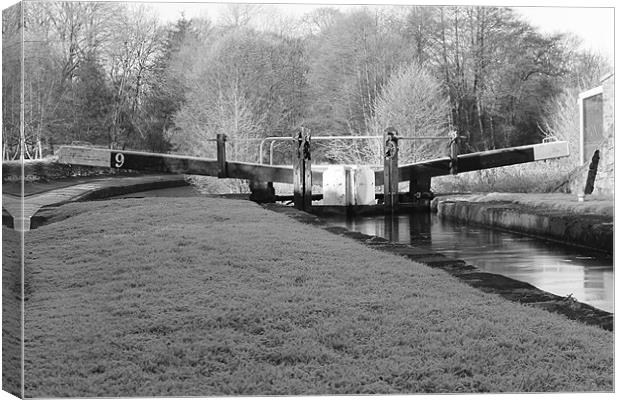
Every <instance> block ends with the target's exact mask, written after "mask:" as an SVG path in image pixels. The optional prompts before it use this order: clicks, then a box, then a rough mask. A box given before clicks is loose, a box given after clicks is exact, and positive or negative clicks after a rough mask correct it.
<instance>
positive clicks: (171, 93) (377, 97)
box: [2, 2, 610, 162]
mask: <svg viewBox="0 0 620 400" xmlns="http://www.w3.org/2000/svg"><path fill="white" fill-rule="evenodd" d="M18 7H19V6H16V7H13V8H11V9H7V10H5V11H4V13H3V32H2V39H3V47H2V52H3V54H2V55H3V65H2V74H3V82H2V85H3V87H2V96H3V102H2V107H3V109H2V111H3V130H2V135H3V136H2V139H3V144H4V147H3V157H4V159H7V158H8V159H10V158H14V157H15V156H16V154H17V149H18V147H17V146H16V144H17V143H18V138H19V126H20V104H21V98H20V97H21V92H20V85H21V79H20V74H21V65H20V55H21V52H22V40H21V39H22V34H23V53H24V57H25V58H24V65H23V67H24V77H23V78H24V79H23V84H24V86H23V88H24V92H23V107H24V108H23V109H24V129H25V135H26V143H27V154H26V158H35V157H41V156H44V155H47V154H51V153H52V152H53V151H54V149H56V148H57V147H58V146H59V145H61V144H68V143H72V142H76V141H77V142H88V143H91V144H93V145H101V146H106V147H114V148H124V149H141V150H148V151H153V152H176V153H183V154H190V155H203V156H211V155H213V152H214V150H215V149H214V145H213V143H212V142H209V141H205V139H209V138H214V137H215V135H216V134H217V133H225V134H227V135H229V137H230V138H231V142H230V144H229V150H228V151H229V154H230V156H231V157H232V158H236V159H240V160H247V161H256V160H257V159H258V145H257V143H256V142H252V141H244V140H240V139H252V138H261V137H267V136H290V135H291V133H292V131H293V130H294V129H295V128H297V127H299V126H301V125H303V126H305V127H306V128H309V129H310V130H311V132H312V134H313V135H314V136H316V135H380V134H381V133H382V131H383V129H384V128H385V127H387V126H388V125H392V126H395V127H396V128H397V129H398V130H399V131H400V133H401V134H402V135H404V136H446V137H447V136H448V132H450V131H457V132H458V133H459V134H460V135H461V136H463V137H465V138H466V139H465V140H464V141H463V143H462V145H461V146H462V149H461V151H463V152H466V151H474V150H485V149H493V148H500V147H507V146H514V145H520V144H527V143H535V142H540V141H541V139H542V138H543V137H544V136H545V135H549V134H556V135H559V136H562V135H568V134H573V133H570V132H565V131H562V130H563V129H565V128H564V127H562V126H560V125H558V124H559V122H558V121H561V120H562V119H563V116H562V113H567V112H569V111H570V109H571V107H573V103H575V104H576V94H577V93H578V92H579V90H582V89H588V88H591V87H593V86H596V85H598V79H599V78H600V76H601V75H602V74H604V73H606V72H609V71H610V68H609V67H608V65H607V61H606V60H604V59H602V58H601V57H600V56H599V55H596V54H591V53H588V52H584V51H580V50H578V48H579V47H578V42H577V40H576V39H575V38H571V37H568V36H566V35H554V36H549V35H544V34H541V33H539V32H538V31H537V30H536V29H535V28H533V27H532V26H530V25H529V24H528V23H527V22H526V21H525V20H523V19H522V18H521V17H520V16H519V15H518V14H516V13H515V12H514V11H513V10H511V9H509V8H496V7H420V6H411V7H360V8H357V9H353V10H350V11H346V12H342V11H338V10H337V9H335V8H328V7H326V8H318V9H315V10H314V11H312V12H310V13H309V14H306V15H304V16H301V17H299V18H297V19H296V20H292V19H290V18H288V19H287V18H284V17H281V16H278V15H276V14H275V13H274V9H272V8H269V6H266V5H229V8H228V12H227V13H226V14H225V15H223V16H222V17H220V18H218V19H217V21H218V22H217V23H214V22H213V21H215V19H210V18H208V17H203V18H197V19H185V18H181V19H179V20H178V21H176V22H175V23H169V24H163V23H162V22H161V21H160V19H159V18H158V15H157V13H156V12H155V11H154V10H153V9H151V8H149V5H148V4H145V3H142V4H137V3H136V4H132V3H108V2H104V3H97V2H40V3H38V2H28V3H25V4H24V9H23V11H24V18H23V19H24V25H23V27H22V26H21V22H20V20H21V19H20V18H19V13H20V10H19V8H18ZM22 28H23V29H22ZM573 98H574V99H575V101H572V99H573ZM570 112H573V111H570ZM340 142H341V143H340ZM408 143H409V144H403V146H404V147H403V155H404V156H405V158H407V159H412V158H416V157H420V156H425V155H433V153H437V152H441V151H442V150H441V149H440V148H438V147H437V146H435V147H433V145H432V143H430V142H424V143H425V145H424V146H421V144H422V143H423V142H422V141H420V142H418V143H417V144H413V146H415V151H414V150H413V149H412V148H411V146H412V144H411V143H410V142H408ZM316 144H317V145H316V149H315V154H316V156H315V158H319V159H323V160H326V161H342V160H345V161H364V162H372V161H376V160H377V157H378V147H377V146H376V143H375V144H373V141H357V142H354V143H352V142H346V141H344V140H343V141H338V142H336V143H332V144H330V145H329V146H326V145H320V144H319V142H316ZM407 146H409V147H407ZM425 152H426V153H428V154H425ZM278 154H279V156H277V157H276V160H277V161H278V162H288V161H287V159H286V157H287V156H286V154H285V153H284V152H280V153H278ZM278 157H279V159H278Z"/></svg>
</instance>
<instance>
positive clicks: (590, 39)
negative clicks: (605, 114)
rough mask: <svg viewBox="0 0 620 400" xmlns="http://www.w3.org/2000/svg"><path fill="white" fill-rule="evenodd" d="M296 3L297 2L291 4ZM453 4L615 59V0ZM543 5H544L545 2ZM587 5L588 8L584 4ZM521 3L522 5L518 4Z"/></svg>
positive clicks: (173, 5)
mask: <svg viewBox="0 0 620 400" xmlns="http://www.w3.org/2000/svg"><path fill="white" fill-rule="evenodd" d="M245 1H246V2H254V3H265V2H264V1H256V0H245ZM269 2H270V3H272V4H273V3H277V7H278V9H279V10H280V11H281V12H283V13H285V14H289V15H290V16H292V17H296V16H301V15H303V14H305V13H307V12H309V11H311V10H312V9H314V8H316V7H321V6H325V5H330V6H334V7H339V8H341V9H346V8H349V7H354V6H355V5H359V4H373V2H372V1H363V0H361V1H360V0H357V1H351V0H338V1H331V2H329V1H322V2H321V1H306V2H301V1H295V0H270V1H269ZM291 3H296V4H291ZM387 3H389V4H394V5H396V4H402V5H405V4H423V5H432V4H437V5H439V4H447V3H446V2H445V1H442V2H439V1H433V0H425V1H418V2H416V1H413V0H388V1H385V2H379V1H375V2H374V4H387ZM151 4H156V9H157V10H159V13H160V15H161V17H162V19H163V20H165V21H173V20H175V19H177V18H179V17H180V16H181V12H184V14H185V16H186V17H187V18H192V17H196V16H201V15H205V13H206V15H208V16H209V18H211V19H214V18H217V15H219V13H220V12H221V11H222V10H224V9H225V4H223V3H204V2H194V3H191V2H166V1H164V2H158V3H151ZM449 4H461V5H474V4H475V5H495V6H510V7H513V8H514V9H515V10H517V12H519V13H520V14H522V15H523V17H524V18H526V19H527V20H529V21H530V23H531V24H532V25H534V26H536V27H538V28H539V29H540V30H541V31H542V32H545V33H556V32H561V33H567V32H568V33H573V34H575V35H576V36H578V37H580V38H581V39H582V40H583V44H582V47H583V48H584V49H589V50H594V51H596V52H599V53H601V54H602V55H605V56H607V57H609V58H610V59H613V56H614V9H613V8H612V7H613V6H614V4H613V2H611V1H589V2H588V3H585V2H575V1H563V2H561V3H560V2H551V1H543V2H541V1H529V2H528V1H520V2H505V1H504V2H501V1H497V0H496V1H494V2H488V1H486V2H485V1H475V2H472V1H469V2H464V1H458V0H451V1H449ZM541 4H542V5H541ZM585 4H587V7H586V6H584V5H585ZM515 6H518V7H515Z"/></svg>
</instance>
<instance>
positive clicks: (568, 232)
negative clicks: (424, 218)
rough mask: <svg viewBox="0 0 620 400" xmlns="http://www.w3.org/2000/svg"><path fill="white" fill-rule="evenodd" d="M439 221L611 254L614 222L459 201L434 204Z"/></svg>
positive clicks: (504, 203) (507, 204)
mask: <svg viewBox="0 0 620 400" xmlns="http://www.w3.org/2000/svg"><path fill="white" fill-rule="evenodd" d="M433 209H434V210H435V209H436V212H437V215H438V216H439V217H440V218H446V219H453V220H456V221H460V222H464V223H467V224H478V225H484V226H488V227H492V228H499V229H503V230H508V231H511V232H517V233H521V234H525V235H529V236H534V237H538V238H541V239H545V240H551V241H556V242H560V243H563V244H568V245H572V246H580V247H584V248H588V249H591V250H596V251H602V252H605V253H610V254H611V253H613V247H614V232H613V231H614V229H613V218H610V217H605V216H601V215H593V214H575V213H569V212H566V211H561V210H552V209H537V208H534V207H531V206H527V205H523V204H518V203H511V202H507V201H469V200H467V199H459V198H449V197H448V198H441V197H439V198H436V199H434V200H433Z"/></svg>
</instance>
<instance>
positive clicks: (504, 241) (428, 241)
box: [330, 213, 614, 312]
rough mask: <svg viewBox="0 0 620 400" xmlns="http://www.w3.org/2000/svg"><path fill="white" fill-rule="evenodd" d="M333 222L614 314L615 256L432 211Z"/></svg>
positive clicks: (331, 221)
mask: <svg viewBox="0 0 620 400" xmlns="http://www.w3.org/2000/svg"><path fill="white" fill-rule="evenodd" d="M330 223H332V224H333V225H338V226H343V227H346V228H348V229H350V230H353V231H358V232H362V233H365V234H367V235H376V236H380V237H384V238H386V239H389V240H391V241H394V242H400V243H411V244H412V245H414V246H418V247H426V248H429V249H432V250H433V251H436V252H438V253H442V254H445V255H446V256H449V257H453V258H459V259H462V260H465V261H466V262H467V263H469V264H471V265H475V266H476V267H478V268H479V269H480V270H482V271H486V272H492V273H497V274H501V275H505V276H508V277H511V278H514V279H518V280H520V281H524V282H528V283H530V284H532V285H534V286H536V287H538V288H539V289H542V290H545V291H547V292H551V293H554V294H556V295H559V296H567V295H572V296H573V297H574V298H575V299H577V300H578V301H581V302H583V303H587V304H591V305H592V306H594V307H597V308H600V309H602V310H605V311H609V312H613V311H614V303H613V294H614V287H613V279H614V278H613V275H614V272H613V261H612V259H611V257H606V256H604V255H600V254H592V253H589V252H588V251H585V250H581V249H576V248H573V247H568V246H563V245H560V244H556V243H552V242H545V241H542V240H539V239H535V238H531V237H527V236H521V235H518V234H512V233H507V232H501V231H496V230H492V229H485V228H480V227H472V226H467V225H463V224H458V223H455V222H452V221H442V220H440V219H439V218H438V217H437V216H436V215H434V214H430V213H416V214H412V215H399V216H394V217H392V216H373V217H355V218H345V217H333V218H331V219H330Z"/></svg>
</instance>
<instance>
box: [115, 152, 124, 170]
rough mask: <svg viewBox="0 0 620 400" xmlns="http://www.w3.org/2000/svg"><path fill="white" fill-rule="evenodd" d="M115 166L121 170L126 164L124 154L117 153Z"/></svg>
mask: <svg viewBox="0 0 620 400" xmlns="http://www.w3.org/2000/svg"><path fill="white" fill-rule="evenodd" d="M114 161H115V162H114V166H115V167H116V168H120V167H122V166H123V164H124V163H125V155H124V154H123V153H116V154H115V155H114Z"/></svg>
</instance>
